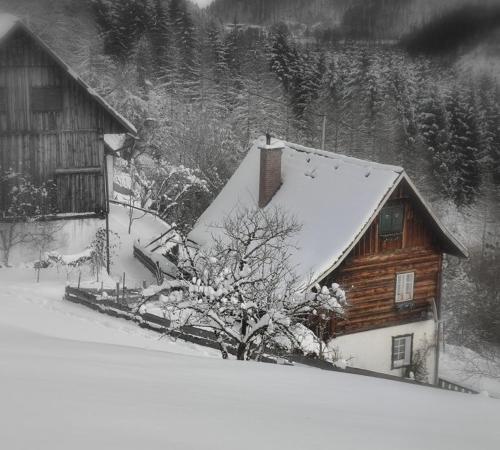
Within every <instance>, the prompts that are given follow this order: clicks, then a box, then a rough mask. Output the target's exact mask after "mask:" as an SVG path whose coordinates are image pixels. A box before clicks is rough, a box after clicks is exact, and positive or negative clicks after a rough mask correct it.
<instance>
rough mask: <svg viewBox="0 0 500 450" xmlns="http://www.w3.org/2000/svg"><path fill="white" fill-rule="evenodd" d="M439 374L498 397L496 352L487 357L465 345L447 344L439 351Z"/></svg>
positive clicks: (499, 365)
mask: <svg viewBox="0 0 500 450" xmlns="http://www.w3.org/2000/svg"><path fill="white" fill-rule="evenodd" d="M439 373H440V376H441V377H442V378H444V379H446V380H447V381H451V382H453V383H457V384H459V385H461V386H466V387H469V388H471V389H474V390H476V391H479V392H481V391H487V392H488V393H489V395H491V396H492V397H495V398H498V399H500V358H499V355H498V352H495V353H493V352H491V355H489V357H488V358H487V357H485V356H482V355H479V354H478V353H476V352H474V351H473V350H471V349H469V348H466V347H458V346H455V345H449V344H447V345H446V347H445V351H444V352H443V351H441V352H440V365H439Z"/></svg>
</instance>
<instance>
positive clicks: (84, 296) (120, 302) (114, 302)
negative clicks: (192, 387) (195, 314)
mask: <svg viewBox="0 0 500 450" xmlns="http://www.w3.org/2000/svg"><path fill="white" fill-rule="evenodd" d="M104 292H106V294H107V295H106V296H105V298H103V295H102V293H101V291H98V290H90V289H78V288H75V287H71V286H67V287H66V294H65V299H66V300H68V301H71V302H73V303H78V304H81V305H84V306H87V307H89V308H91V309H93V310H95V311H98V312H100V313H102V314H108V315H110V316H113V317H117V318H121V319H126V320H130V321H134V322H136V323H137V324H138V325H139V326H141V327H142V328H146V329H149V330H152V331H155V332H158V333H163V334H168V335H169V336H172V337H173V338H177V339H182V340H184V341H187V342H191V343H193V344H197V345H202V346H204V347H209V348H212V349H216V350H220V344H219V342H218V336H217V335H216V334H215V333H214V332H213V331H210V330H207V329H203V328H198V327H193V326H183V327H181V328H174V329H172V328H171V322H170V320H168V319H166V318H164V317H160V316H157V315H154V314H150V313H147V312H146V313H140V311H139V305H140V304H141V297H140V296H139V295H138V292H135V291H129V292H128V293H127V295H125V296H124V295H123V294H122V293H118V295H117V293H116V292H117V291H113V290H105V291H104ZM226 350H227V352H228V353H229V354H231V355H236V345H235V343H234V342H233V343H226ZM266 353H267V354H266V355H263V356H262V357H261V359H260V361H262V362H266V363H274V364H277V363H280V364H293V363H296V364H303V365H306V366H310V367H315V368H318V369H322V370H328V371H332V372H341V373H349V374H353V375H361V376H368V377H372V378H380V379H384V380H390V381H397V382H400V383H408V384H414V385H418V386H426V387H430V388H436V389H444V390H449V391H454V392H461V393H467V394H477V393H478V392H477V391H474V390H472V389H470V388H467V387H464V386H460V385H458V384H456V383H452V382H450V381H447V380H444V379H442V378H439V383H438V384H437V385H434V384H428V383H421V382H419V381H415V380H411V379H408V378H401V377H397V376H394V375H387V374H384V373H380V372H373V371H371V370H366V369H358V368H355V367H346V368H340V367H337V366H335V365H334V364H332V363H330V362H327V361H323V360H320V359H314V358H309V357H307V356H304V355H298V354H293V355H292V354H273V353H272V351H270V350H268V351H267V352H266Z"/></svg>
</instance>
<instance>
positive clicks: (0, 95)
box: [0, 87, 7, 113]
mask: <svg viewBox="0 0 500 450" xmlns="http://www.w3.org/2000/svg"><path fill="white" fill-rule="evenodd" d="M6 111H7V93H6V91H5V88H3V87H0V113H3V112H6Z"/></svg>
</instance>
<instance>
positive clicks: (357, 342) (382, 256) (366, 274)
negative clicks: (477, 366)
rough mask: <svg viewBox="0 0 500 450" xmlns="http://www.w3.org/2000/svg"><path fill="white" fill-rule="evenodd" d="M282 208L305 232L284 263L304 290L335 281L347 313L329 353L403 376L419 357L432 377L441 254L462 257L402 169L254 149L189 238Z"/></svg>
mask: <svg viewBox="0 0 500 450" xmlns="http://www.w3.org/2000/svg"><path fill="white" fill-rule="evenodd" d="M241 208H244V209H252V208H279V209H281V210H283V211H286V212H288V213H289V214H290V215H291V216H293V217H295V218H296V220H297V221H298V223H299V225H300V226H301V230H300V231H299V232H298V233H297V235H296V236H294V237H293V242H291V244H292V246H293V248H294V250H293V253H292V255H291V260H290V263H291V265H292V267H294V268H295V272H296V275H297V276H298V277H299V279H300V280H301V281H302V284H303V286H306V287H307V286H314V285H315V283H320V284H321V285H326V286H330V285H331V284H332V283H338V284H340V286H341V287H342V288H343V289H344V290H345V291H346V295H347V301H348V304H349V307H348V308H347V313H346V316H345V317H344V318H343V319H342V320H339V319H332V320H331V323H330V326H329V330H328V335H329V336H328V338H330V339H331V340H330V346H331V347H332V349H333V348H334V349H335V351H336V352H337V354H341V355H342V357H343V358H346V359H350V360H351V362H352V365H353V366H355V367H359V368H364V369H369V370H374V371H377V372H383V373H388V374H393V375H394V374H396V375H397V374H399V375H404V374H405V373H406V372H407V371H408V370H409V369H410V368H412V367H413V364H414V363H415V361H416V358H415V357H414V354H415V352H416V351H419V352H420V354H421V355H425V357H424V359H425V360H426V364H427V370H428V372H429V381H432V380H433V377H434V374H435V372H436V371H437V361H438V358H437V356H438V353H437V345H436V344H437V341H438V337H439V330H438V324H439V314H440V313H439V310H440V299H441V276H442V266H443V256H444V254H449V255H454V256H457V257H467V250H466V249H465V248H464V247H463V246H462V245H461V244H460V243H459V242H458V241H457V240H456V239H455V238H454V237H453V235H452V234H451V233H450V232H449V231H448V230H447V229H446V228H445V227H444V226H443V225H442V224H441V223H440V221H439V220H438V219H437V217H436V216H435V214H434V213H433V212H432V210H431V209H430V207H429V206H428V205H427V203H426V202H425V201H424V199H423V198H422V196H421V195H420V194H419V192H418V190H417V189H416V187H415V186H414V185H413V183H412V182H411V180H410V179H409V177H408V175H407V174H406V173H405V171H404V169H403V168H401V167H397V166H390V165H384V164H378V163H375V162H371V161H363V160H359V159H355V158H350V157H346V156H343V155H339V154H335V153H331V152H326V151H321V150H315V149H310V148H305V147H301V146H299V145H295V144H291V143H283V142H280V141H274V142H272V143H271V142H267V143H266V142H265V141H264V140H263V139H261V140H259V141H257V142H256V144H255V145H254V147H253V148H252V149H251V150H250V152H249V153H248V155H247V156H246V158H245V159H244V160H243V162H242V164H241V165H240V167H239V168H238V169H237V171H236V172H235V174H234V175H233V177H232V178H231V179H230V180H229V182H228V183H227V185H226V186H225V187H224V189H223V190H222V192H221V193H220V194H219V196H218V197H217V198H216V199H215V200H214V202H213V203H212V205H210V207H209V208H208V209H207V210H206V211H205V212H204V214H203V215H202V216H201V217H200V219H199V220H198V222H197V223H196V225H195V227H194V229H193V231H192V232H191V234H190V239H191V240H193V241H195V242H197V243H198V244H199V245H201V246H209V245H210V243H211V242H212V237H213V236H214V235H217V233H220V231H218V228H217V227H214V224H220V223H221V222H222V221H223V219H224V217H228V216H231V214H234V213H235V211H238V210H241Z"/></svg>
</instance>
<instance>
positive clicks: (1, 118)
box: [0, 14, 136, 218]
mask: <svg viewBox="0 0 500 450" xmlns="http://www.w3.org/2000/svg"><path fill="white" fill-rule="evenodd" d="M126 133H131V134H135V133H136V130H135V128H134V126H133V125H132V124H131V123H130V122H129V121H128V120H126V119H125V118H124V117H123V116H121V115H120V114H119V113H118V112H117V111H116V110H115V109H113V108H112V107H111V106H110V105H109V104H108V103H107V102H106V101H105V100H104V99H103V98H102V97H100V96H99V95H98V94H97V93H96V92H95V91H94V90H93V89H91V88H90V87H89V86H88V85H87V84H86V83H85V82H84V81H83V80H82V79H81V78H80V77H79V76H78V75H77V74H76V73H75V72H74V71H73V70H72V69H71V68H70V67H69V66H68V65H67V64H66V63H65V62H64V61H63V60H62V59H61V58H60V57H59V56H58V55H57V54H56V53H55V52H54V51H53V50H52V49H51V48H50V47H49V46H48V45H47V44H46V43H44V42H43V41H42V40H41V39H40V38H39V37H38V36H37V35H36V34H35V33H34V32H33V31H32V30H30V29H29V28H28V27H27V26H26V25H25V24H24V23H22V22H21V21H20V20H19V19H18V18H16V17H15V16H12V15H9V14H0V154H1V158H0V174H2V173H3V172H5V171H7V170H13V171H14V172H16V173H21V174H23V175H24V176H25V177H26V176H27V177H29V179H30V180H31V182H32V183H34V184H35V185H41V184H42V183H43V182H47V181H49V180H51V181H54V182H55V183H56V186H57V188H56V190H57V211H58V212H59V213H61V214H64V215H65V216H66V217H68V216H74V217H79V218H81V216H82V215H83V214H87V215H96V214H97V215H102V214H105V213H106V210H107V202H106V183H105V179H106V171H105V167H106V164H105V141H104V136H105V135H113V134H120V135H123V134H126ZM111 141H112V142H115V141H116V140H112V139H111ZM2 184H3V185H2V186H0V194H1V195H0V210H4V209H5V206H6V205H5V204H4V201H5V199H6V195H5V194H6V192H5V190H6V189H9V186H8V183H2Z"/></svg>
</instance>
